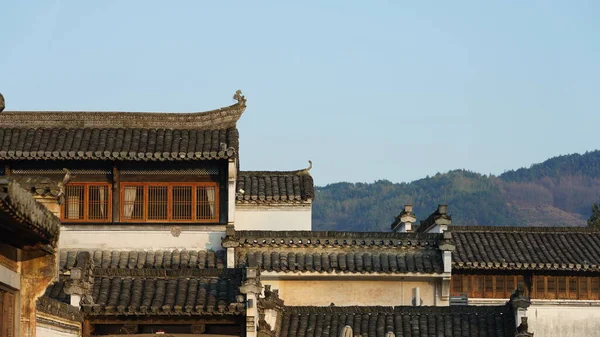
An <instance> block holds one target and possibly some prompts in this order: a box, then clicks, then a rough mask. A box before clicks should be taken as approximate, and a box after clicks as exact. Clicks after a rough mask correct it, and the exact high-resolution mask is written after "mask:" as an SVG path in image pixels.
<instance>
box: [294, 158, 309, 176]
mask: <svg viewBox="0 0 600 337" xmlns="http://www.w3.org/2000/svg"><path fill="white" fill-rule="evenodd" d="M312 166H313V165H312V161H311V160H309V161H308V167H307V168H305V169H303V170H299V171H298V172H296V175H299V176H309V175H310V172H309V171H310V169H312Z"/></svg>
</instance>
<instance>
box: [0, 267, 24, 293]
mask: <svg viewBox="0 0 600 337" xmlns="http://www.w3.org/2000/svg"><path fill="white" fill-rule="evenodd" d="M0 283H4V284H6V285H7V286H9V287H11V288H13V289H17V290H19V289H21V274H19V273H17V272H15V271H12V270H10V269H8V268H6V267H5V266H3V265H0Z"/></svg>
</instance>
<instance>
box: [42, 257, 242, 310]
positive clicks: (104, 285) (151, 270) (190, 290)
mask: <svg viewBox="0 0 600 337" xmlns="http://www.w3.org/2000/svg"><path fill="white" fill-rule="evenodd" d="M90 262H93V270H92V273H93V275H92V276H91V278H92V279H93V290H92V298H93V300H94V301H93V304H89V303H86V304H83V305H82V306H83V309H84V311H85V312H86V313H87V314H89V315H240V314H243V313H244V310H245V309H244V306H243V304H242V303H241V302H238V298H237V296H238V295H240V292H239V287H240V285H241V282H242V271H241V270H240V269H226V268H225V265H226V264H225V254H224V251H216V252H215V251H206V250H156V251H110V250H105V251H103V250H96V251H90V252H89V254H88V251H85V250H65V251H61V253H60V258H59V270H60V271H61V273H62V274H63V276H61V278H60V279H59V281H57V282H56V283H54V284H52V285H51V286H49V287H48V288H47V289H46V294H45V296H46V297H49V298H52V299H55V300H58V301H62V302H68V300H69V296H68V295H66V294H65V281H66V278H65V277H67V276H64V275H65V274H67V273H68V272H69V271H70V270H71V269H72V268H74V267H81V268H86V267H90V266H92V265H90V264H89V263H90ZM78 263H80V264H81V265H78Z"/></svg>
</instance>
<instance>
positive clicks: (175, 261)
mask: <svg viewBox="0 0 600 337" xmlns="http://www.w3.org/2000/svg"><path fill="white" fill-rule="evenodd" d="M80 251H82V250H61V252H60V260H59V269H60V270H61V271H66V270H69V269H71V268H73V267H77V265H76V261H77V254H78V252H80ZM90 254H91V256H92V257H93V259H94V267H95V268H101V269H117V268H121V269H180V268H186V269H208V268H217V269H223V268H225V266H226V261H225V252H224V251H222V250H219V251H213V250H185V249H184V250H177V249H176V250H155V251H152V250H151V251H144V250H133V251H118V250H114V251H113V250H92V251H90Z"/></svg>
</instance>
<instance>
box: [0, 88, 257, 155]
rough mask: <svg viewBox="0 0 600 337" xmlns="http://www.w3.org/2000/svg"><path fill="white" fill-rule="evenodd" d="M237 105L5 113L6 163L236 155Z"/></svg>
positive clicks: (1, 129)
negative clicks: (193, 109) (151, 110)
mask: <svg viewBox="0 0 600 337" xmlns="http://www.w3.org/2000/svg"><path fill="white" fill-rule="evenodd" d="M234 98H235V99H237V100H238V103H236V104H234V105H231V106H228V107H225V108H221V109H216V110H212V111H206V112H198V113H144V112H135V113H134V112H42V111H40V112H34V111H13V112H11V111H5V112H2V114H0V159H2V160H27V159H31V160H59V159H60V160H123V161H131V160H135V161H139V160H146V161H165V160H169V161H173V160H208V159H222V158H231V157H234V156H236V155H237V152H238V148H239V139H238V138H239V135H238V131H237V129H236V123H237V121H238V120H239V118H240V117H241V115H242V113H243V112H244V110H245V108H246V100H245V98H244V97H243V96H241V93H236V96H234Z"/></svg>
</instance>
